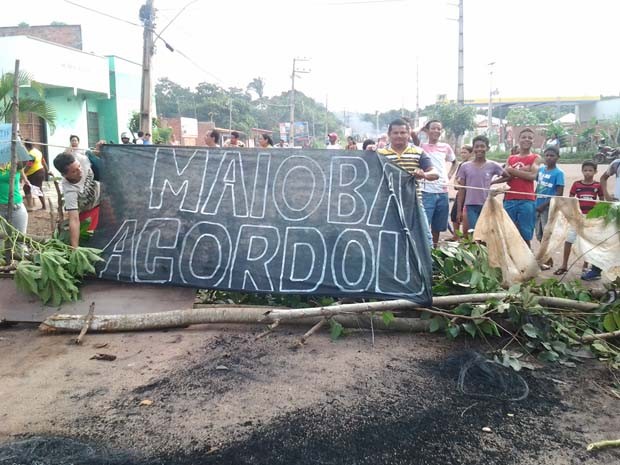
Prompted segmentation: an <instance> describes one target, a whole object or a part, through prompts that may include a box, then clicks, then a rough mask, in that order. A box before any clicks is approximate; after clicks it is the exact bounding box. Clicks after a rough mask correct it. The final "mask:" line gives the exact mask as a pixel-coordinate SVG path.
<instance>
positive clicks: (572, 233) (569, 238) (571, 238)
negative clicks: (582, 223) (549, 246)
mask: <svg viewBox="0 0 620 465" xmlns="http://www.w3.org/2000/svg"><path fill="white" fill-rule="evenodd" d="M576 240H577V231H576V230H575V228H573V227H572V226H569V227H568V234H567V235H566V242H568V243H569V244H574V243H575V241H576Z"/></svg>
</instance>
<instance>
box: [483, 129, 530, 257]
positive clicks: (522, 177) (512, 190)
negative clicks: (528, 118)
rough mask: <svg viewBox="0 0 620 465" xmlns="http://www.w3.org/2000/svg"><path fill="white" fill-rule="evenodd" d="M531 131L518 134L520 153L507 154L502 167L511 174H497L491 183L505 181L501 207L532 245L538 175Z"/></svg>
mask: <svg viewBox="0 0 620 465" xmlns="http://www.w3.org/2000/svg"><path fill="white" fill-rule="evenodd" d="M533 143H534V131H533V130H532V129H530V128H525V129H523V130H522V131H521V133H520V134H519V150H520V152H519V154H517V155H510V156H509V157H508V160H506V167H505V168H504V171H506V173H507V174H508V175H509V176H510V178H506V177H504V178H500V179H498V180H496V181H494V182H493V184H496V183H500V182H503V181H505V180H506V181H507V183H508V188H509V189H508V191H509V192H506V195H505V196H504V209H505V210H506V213H508V215H509V216H510V218H511V219H512V221H513V222H514V224H515V225H516V226H517V229H518V230H519V234H521V237H522V238H523V240H524V241H525V242H526V243H527V245H528V247H531V244H530V242H531V240H532V237H533V236H534V225H535V223H536V194H535V193H534V181H535V180H536V178H537V177H538V167H539V165H540V155H538V154H537V153H533V152H532V151H531V149H532V144H533Z"/></svg>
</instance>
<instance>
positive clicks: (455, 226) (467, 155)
mask: <svg viewBox="0 0 620 465" xmlns="http://www.w3.org/2000/svg"><path fill="white" fill-rule="evenodd" d="M473 151H474V148H473V147H472V146H471V145H464V146H463V147H461V151H460V153H459V155H460V156H461V161H460V162H459V164H458V166H457V167H456V176H455V179H458V175H459V170H460V168H461V166H463V163H465V162H467V161H469V160H471V158H472V156H473ZM456 189H457V198H456V199H454V202H452V209H451V210H450V220H451V221H452V232H453V234H454V236H453V237H452V240H453V241H456V240H458V239H459V238H458V236H457V234H456V232H457V231H461V233H462V235H463V236H465V235H466V234H467V231H469V223H468V222H467V215H465V214H464V213H465V212H464V210H466V209H465V205H463V209H462V210H461V220H460V221H459V220H458V215H457V213H458V212H457V208H458V201H457V200H458V187H457V188H456ZM461 226H462V229H461Z"/></svg>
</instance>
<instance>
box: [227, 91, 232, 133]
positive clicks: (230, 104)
mask: <svg viewBox="0 0 620 465" xmlns="http://www.w3.org/2000/svg"><path fill="white" fill-rule="evenodd" d="M231 132H232V95H229V96H228V135H229V136H230V133H231Z"/></svg>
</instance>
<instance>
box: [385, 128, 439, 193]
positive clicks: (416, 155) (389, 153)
mask: <svg viewBox="0 0 620 465" xmlns="http://www.w3.org/2000/svg"><path fill="white" fill-rule="evenodd" d="M410 133H411V128H410V127H409V123H407V122H406V121H405V120H403V119H400V118H398V119H395V120H394V121H392V122H391V123H390V125H389V126H388V137H389V139H390V144H389V145H388V146H387V147H385V148H383V149H379V150H377V153H379V154H381V155H383V156H385V157H387V158H388V159H389V160H390V161H391V162H393V163H396V164H397V165H398V166H400V167H401V168H403V169H404V170H405V171H408V172H409V173H410V174H411V175H413V176H414V177H415V178H416V179H424V180H426V181H435V180H437V179H439V173H438V172H437V170H436V169H435V168H434V167H433V163H432V161H431V159H430V157H429V156H428V155H427V154H426V153H424V151H423V150H422V149H421V148H419V147H416V146H413V147H412V146H410V145H409V137H410Z"/></svg>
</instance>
